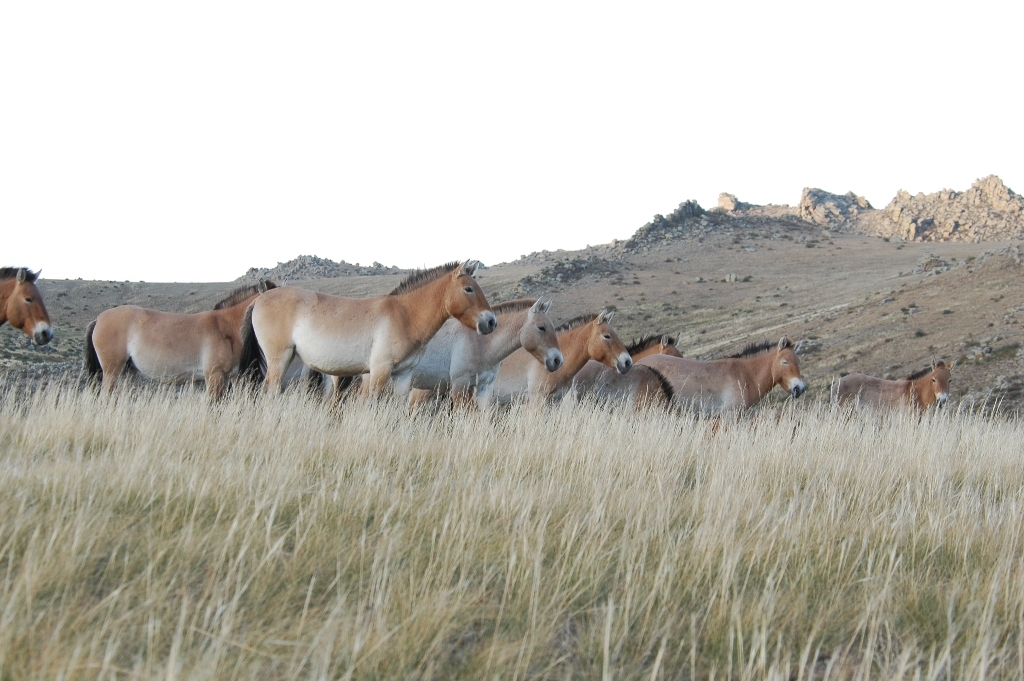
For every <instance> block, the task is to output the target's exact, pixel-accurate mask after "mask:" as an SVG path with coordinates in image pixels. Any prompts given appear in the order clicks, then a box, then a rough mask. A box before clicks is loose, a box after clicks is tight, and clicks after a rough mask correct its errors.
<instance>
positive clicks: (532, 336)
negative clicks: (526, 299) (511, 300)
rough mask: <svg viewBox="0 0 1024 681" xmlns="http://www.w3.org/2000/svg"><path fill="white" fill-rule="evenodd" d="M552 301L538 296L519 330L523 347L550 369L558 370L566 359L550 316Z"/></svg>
mask: <svg viewBox="0 0 1024 681" xmlns="http://www.w3.org/2000/svg"><path fill="white" fill-rule="evenodd" d="M550 309H551V301H550V300H549V301H547V302H546V303H545V302H544V300H543V299H541V298H538V299H537V302H536V303H534V304H533V307H531V308H530V311H529V313H527V316H526V323H525V324H523V328H522V330H521V331H520V332H519V342H520V343H522V345H523V349H524V350H526V351H527V352H528V353H530V354H531V355H533V357H534V359H536V360H537V361H538V362H540V363H541V364H543V365H544V366H545V367H546V368H547V370H548V371H558V369H559V368H560V367H561V366H562V363H563V362H564V361H565V359H564V358H563V357H562V350H561V348H559V347H558V334H556V333H555V324H554V322H552V321H551V318H550V317H548V311H549V310H550Z"/></svg>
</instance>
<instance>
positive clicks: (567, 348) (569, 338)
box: [553, 324, 591, 380]
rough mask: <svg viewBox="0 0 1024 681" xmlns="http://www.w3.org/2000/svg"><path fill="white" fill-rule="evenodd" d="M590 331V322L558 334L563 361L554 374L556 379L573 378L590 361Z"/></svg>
mask: <svg viewBox="0 0 1024 681" xmlns="http://www.w3.org/2000/svg"><path fill="white" fill-rule="evenodd" d="M590 333H591V329H590V324H583V325H582V326H577V327H576V328H575V329H569V330H568V331H563V332H562V333H560V334H558V347H559V348H560V349H561V350H562V360H563V362H562V366H561V367H559V369H558V371H555V372H554V374H553V376H554V377H555V378H556V379H558V380H568V379H570V378H572V377H573V376H575V375H576V374H577V373H579V370H580V369H582V368H583V366H584V365H585V364H586V363H587V362H589V361H590V359H591V358H590V349H589V348H588V346H589V345H590Z"/></svg>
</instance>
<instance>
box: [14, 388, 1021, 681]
mask: <svg viewBox="0 0 1024 681" xmlns="http://www.w3.org/2000/svg"><path fill="white" fill-rule="evenodd" d="M1022 458H1024V424H1022V423H1021V421H1019V420H1015V419H1012V418H1005V417H990V416H985V415H977V414H967V413H956V412H953V411H948V412H947V413H929V414H926V415H924V416H923V417H918V416H913V415H908V414H893V415H878V414H860V413H855V414H848V413H845V412H838V411H833V410H832V409H831V408H830V407H827V406H822V405H814V404H811V403H801V402H799V401H797V402H788V403H786V404H785V405H784V406H783V407H782V408H780V409H776V408H771V409H765V410H763V411H760V412H750V413H746V414H741V415H739V416H734V417H727V418H725V419H723V420H722V421H715V420H711V419H705V418H699V417H696V416H692V415H680V414H668V413H664V412H641V413H635V412H632V411H629V410H621V409H606V408H601V407H599V406H594V405H588V404H582V405H571V406H570V405H566V406H545V407H537V406H521V407H515V408H513V409H511V410H510V411H507V412H500V413H492V414H478V413H468V414H463V413H455V414H451V413H448V412H447V411H444V410H442V411H441V412H440V413H437V412H430V411H429V410H426V411H425V412H424V413H418V414H414V415H410V414H409V412H408V409H407V408H405V407H403V406H401V405H398V404H396V403H393V402H389V401H386V400H385V401H383V402H380V403H376V404H373V403H368V402H361V401H351V402H349V403H346V404H344V405H342V407H341V408H340V409H339V410H337V411H332V410H331V409H330V408H329V407H328V406H325V405H324V404H323V403H322V402H320V401H318V400H316V399H313V398H310V397H308V396H305V395H302V394H298V393H294V394H293V393H286V394H285V395H283V396H280V397H273V398H262V397H261V398H258V399H253V398H251V397H247V396H245V395H241V394H235V395H232V396H230V397H228V398H227V399H225V400H224V401H223V402H220V403H216V404H211V403H210V402H209V401H208V400H207V398H206V396H205V395H204V394H202V393H200V392H198V391H184V392H178V391H169V390H168V391H164V390H152V389H147V388H140V387H135V388H126V389H125V390H123V391H121V392H119V393H118V394H116V395H115V396H113V397H111V398H108V397H104V396H99V395H96V394H94V393H93V392H91V391H85V392H82V391H79V390H78V389H73V388H71V387H68V386H63V387H62V386H60V385H52V386H50V387H47V388H44V389H41V390H38V391H36V392H25V391H16V390H14V389H7V390H6V391H5V392H3V393H0V679H3V680H4V681H6V680H16V679H567V678H575V679H710V678H715V679H797V680H803V679H821V678H835V679H860V678H883V679H901V678H902V679H912V678H921V679H983V678H991V679H998V678H1021V677H1024V551H1022V548H1024V541H1022V534H1024V532H1022V530H1024V465H1022Z"/></svg>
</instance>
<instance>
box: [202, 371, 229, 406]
mask: <svg viewBox="0 0 1024 681" xmlns="http://www.w3.org/2000/svg"><path fill="white" fill-rule="evenodd" d="M203 378H204V379H205V380H206V394H207V395H209V396H210V398H211V399H213V400H219V399H220V398H222V397H224V387H225V385H226V384H227V381H228V372H226V371H219V370H216V369H215V370H213V371H208V372H206V373H205V374H203Z"/></svg>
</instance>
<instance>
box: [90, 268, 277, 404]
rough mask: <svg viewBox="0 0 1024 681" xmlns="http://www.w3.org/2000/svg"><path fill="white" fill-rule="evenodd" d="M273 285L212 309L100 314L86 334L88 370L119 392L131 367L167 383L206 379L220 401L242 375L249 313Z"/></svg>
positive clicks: (240, 293) (247, 289) (133, 308)
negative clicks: (244, 322) (233, 378)
mask: <svg viewBox="0 0 1024 681" xmlns="http://www.w3.org/2000/svg"><path fill="white" fill-rule="evenodd" d="M275 287H276V285H275V284H274V282H272V281H262V280H261V281H260V283H259V284H254V285H252V286H243V287H242V288H239V289H236V290H235V291H233V292H232V293H231V295H229V296H228V297H227V298H225V299H224V300H222V301H220V302H219V303H217V305H216V306H214V308H213V309H212V310H208V311H206V312H198V313H196V314H176V313H173V312H161V311H159V310H147V309H146V308H142V307H138V306H137V305H122V306H120V307H115V308H112V309H110V310H105V311H103V312H101V313H100V315H99V317H97V318H96V321H94V322H92V323H91V324H89V327H88V328H87V329H86V331H85V367H86V370H87V371H88V372H89V375H90V376H91V377H97V376H99V375H102V376H103V387H104V389H105V390H106V391H107V392H108V393H109V392H111V391H112V390H113V389H114V386H115V385H116V384H117V381H118V379H119V378H120V376H121V374H122V373H123V372H124V370H125V368H126V367H129V366H130V367H132V368H134V369H135V370H136V371H138V372H139V373H140V374H142V375H143V376H145V377H146V378H149V379H152V380H155V381H160V382H162V383H172V384H182V383H190V382H192V381H195V380H198V379H200V378H202V379H203V380H205V381H206V392H207V393H209V395H210V396H211V397H214V398H219V397H220V396H221V395H223V394H224V389H225V385H226V383H227V382H228V380H229V379H230V378H231V376H233V375H234V374H236V373H237V371H238V360H239V357H240V356H241V354H242V338H241V327H242V318H243V317H244V316H245V311H246V309H247V308H248V307H249V305H250V304H252V301H253V299H254V298H256V297H258V296H259V295H260V292H261V291H267V290H269V289H273V288H275Z"/></svg>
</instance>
